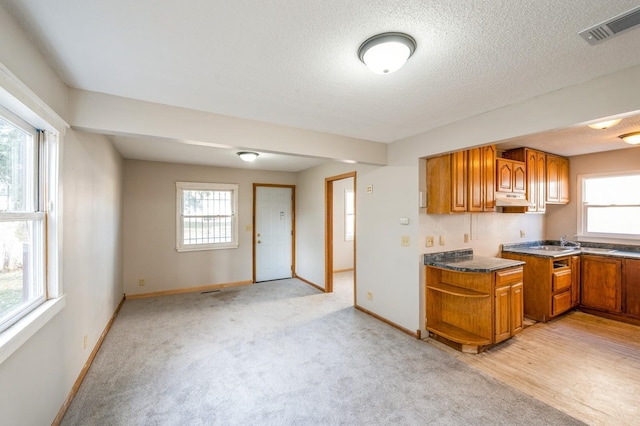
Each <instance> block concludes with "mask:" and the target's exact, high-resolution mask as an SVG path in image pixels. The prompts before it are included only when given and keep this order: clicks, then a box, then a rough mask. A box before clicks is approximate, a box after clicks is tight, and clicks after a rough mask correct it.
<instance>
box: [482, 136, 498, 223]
mask: <svg viewBox="0 0 640 426" xmlns="http://www.w3.org/2000/svg"><path fill="white" fill-rule="evenodd" d="M482 164H483V171H482V174H483V187H484V209H483V210H484V211H485V212H490V211H495V209H496V147H495V145H489V146H485V147H483V148H482Z"/></svg>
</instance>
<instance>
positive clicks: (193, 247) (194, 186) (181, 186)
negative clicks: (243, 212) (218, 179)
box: [176, 182, 239, 252]
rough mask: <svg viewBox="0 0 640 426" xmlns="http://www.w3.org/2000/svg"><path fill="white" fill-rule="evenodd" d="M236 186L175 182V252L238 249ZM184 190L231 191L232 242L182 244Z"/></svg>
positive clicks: (232, 184) (231, 184) (229, 184)
mask: <svg viewBox="0 0 640 426" xmlns="http://www.w3.org/2000/svg"><path fill="white" fill-rule="evenodd" d="M238 186H239V185H238V184H235V183H207V182H176V251H178V252H188V251H203V250H223V249H234V248H238ZM184 190H202V191H221V190H223V191H229V190H231V191H233V207H232V208H233V213H232V216H233V226H232V236H233V238H232V241H231V242H230V243H218V244H190V245H185V244H184V243H183V241H184V238H183V231H184V229H183V227H182V212H183V205H182V201H183V196H182V193H183V191H184Z"/></svg>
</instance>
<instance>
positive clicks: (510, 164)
mask: <svg viewBox="0 0 640 426" xmlns="http://www.w3.org/2000/svg"><path fill="white" fill-rule="evenodd" d="M496 191H497V192H507V193H516V194H524V193H526V191H527V172H526V165H525V163H524V162H522V161H515V160H510V159H507V158H498V159H496Z"/></svg>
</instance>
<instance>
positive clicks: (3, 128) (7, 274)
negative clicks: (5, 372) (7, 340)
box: [0, 110, 47, 331]
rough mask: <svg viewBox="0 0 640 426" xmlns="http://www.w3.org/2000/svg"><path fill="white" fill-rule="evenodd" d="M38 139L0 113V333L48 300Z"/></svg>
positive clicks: (29, 128)
mask: <svg viewBox="0 0 640 426" xmlns="http://www.w3.org/2000/svg"><path fill="white" fill-rule="evenodd" d="M41 136H42V134H41V133H39V132H38V131H36V129H34V128H33V127H32V126H30V125H28V124H26V123H24V122H23V121H22V120H20V119H19V118H17V117H15V116H13V115H12V114H10V113H9V112H7V111H4V110H0V331H2V330H5V329H6V328H8V327H10V326H11V325H12V324H14V323H15V322H16V321H18V320H19V319H20V318H22V317H23V316H24V315H26V314H27V313H29V312H30V311H31V310H33V309H34V308H35V307H36V306H38V305H39V304H41V303H42V302H44V301H45V300H46V297H47V286H46V279H45V247H46V237H45V212H44V199H43V198H44V194H43V192H44V191H41V187H43V186H44V185H43V181H44V176H43V175H44V174H45V173H44V171H43V170H42V169H41V167H44V165H43V164H41V161H40V156H41V154H42V153H43V152H44V147H43V144H44V142H43V140H42V139H43V138H42V137H41Z"/></svg>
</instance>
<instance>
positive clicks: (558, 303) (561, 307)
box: [551, 291, 571, 316]
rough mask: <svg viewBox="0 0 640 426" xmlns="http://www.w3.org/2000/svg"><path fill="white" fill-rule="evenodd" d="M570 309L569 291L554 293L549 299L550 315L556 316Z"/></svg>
mask: <svg viewBox="0 0 640 426" xmlns="http://www.w3.org/2000/svg"><path fill="white" fill-rule="evenodd" d="M569 309H571V291H565V292H564V293H560V294H556V295H555V296H553V298H552V301H551V316H556V315H558V314H561V313H563V312H565V311H568V310H569Z"/></svg>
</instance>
